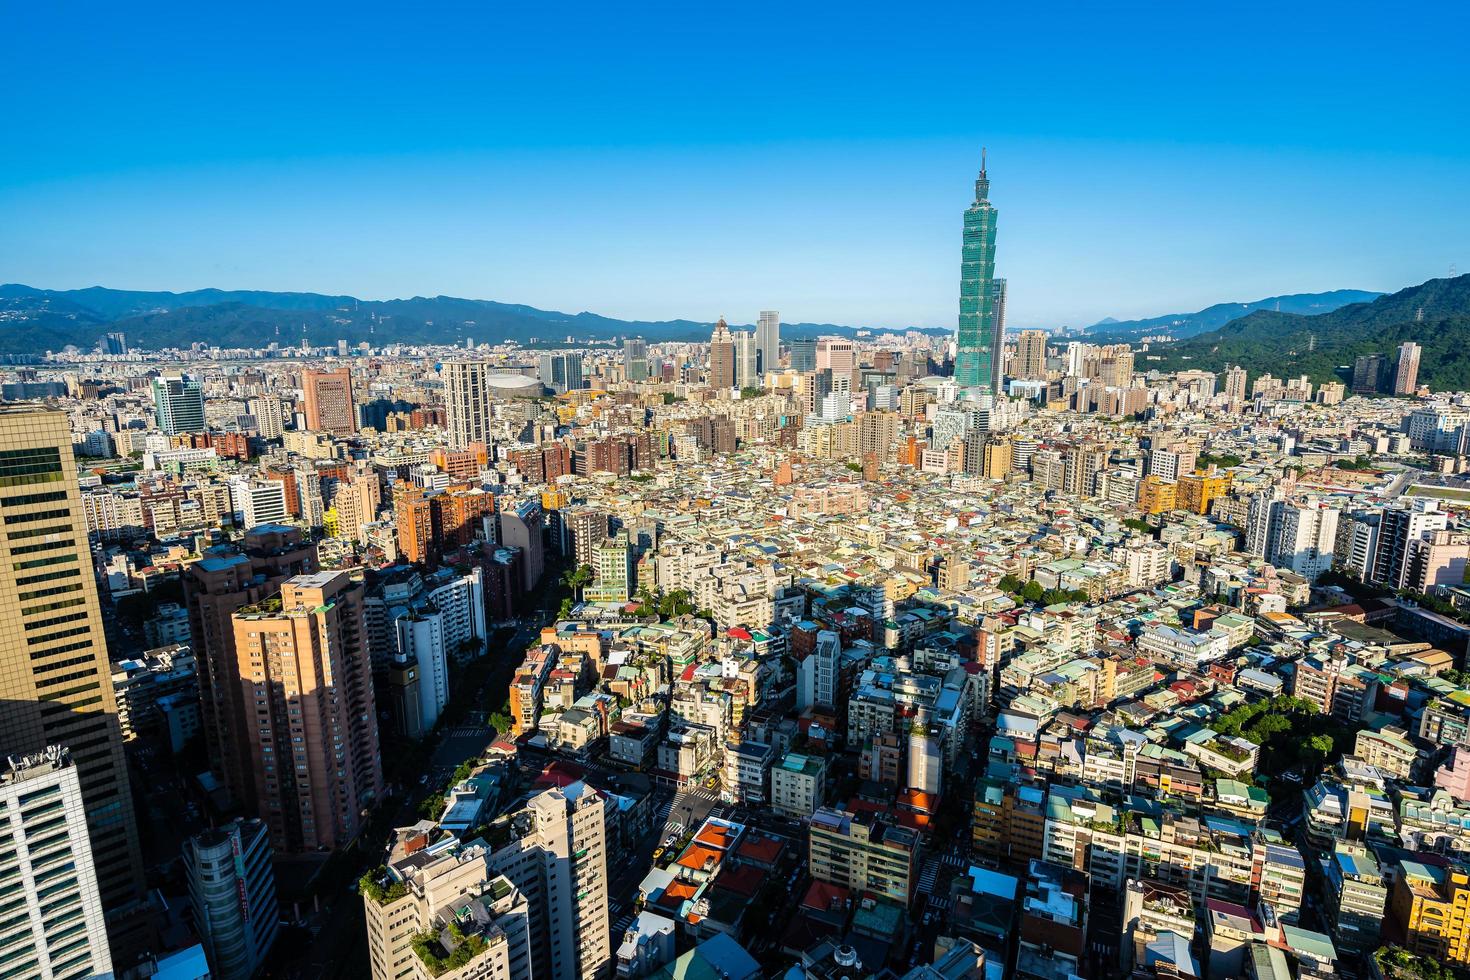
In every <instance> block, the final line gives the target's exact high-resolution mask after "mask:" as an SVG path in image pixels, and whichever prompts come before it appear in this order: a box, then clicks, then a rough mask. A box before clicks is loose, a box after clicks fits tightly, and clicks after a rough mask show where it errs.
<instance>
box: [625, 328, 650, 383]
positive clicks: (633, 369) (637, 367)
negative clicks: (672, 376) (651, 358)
mask: <svg viewBox="0 0 1470 980" xmlns="http://www.w3.org/2000/svg"><path fill="white" fill-rule="evenodd" d="M623 376H624V377H626V378H627V379H628V380H629V381H646V380H647V379H648V341H646V340H644V339H643V338H642V337H626V338H624V339H623Z"/></svg>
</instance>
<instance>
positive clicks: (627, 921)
mask: <svg viewBox="0 0 1470 980" xmlns="http://www.w3.org/2000/svg"><path fill="white" fill-rule="evenodd" d="M633 919H634V915H633V913H632V912H624V913H623V915H622V917H621V918H620V919H618V921H616V922H614V923H613V927H612V938H613V942H615V943H621V942H622V941H623V933H625V932H627V931H628V927H629V926H631V925H632V924H633Z"/></svg>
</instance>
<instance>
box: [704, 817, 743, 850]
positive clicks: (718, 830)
mask: <svg viewBox="0 0 1470 980" xmlns="http://www.w3.org/2000/svg"><path fill="white" fill-rule="evenodd" d="M731 836H732V835H731V833H730V828H729V827H725V826H722V825H720V824H717V823H706V824H705V825H704V826H703V827H701V828H699V833H697V834H695V835H694V841H695V843H697V844H703V845H704V846H705V847H712V848H716V849H718V850H721V851H728V850H729V849H730V845H731V844H733V843H735V842H734V841H733V840H731Z"/></svg>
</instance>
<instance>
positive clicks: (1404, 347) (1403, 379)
mask: <svg viewBox="0 0 1470 980" xmlns="http://www.w3.org/2000/svg"><path fill="white" fill-rule="evenodd" d="M1418 388H1419V345H1418V344H1416V343H1414V342H1413V341H1408V342H1406V343H1403V344H1400V345H1399V356H1398V362H1397V363H1396V364H1395V366H1394V372H1393V393H1394V394H1395V395H1412V394H1413V393H1414V392H1415V391H1417V390H1418Z"/></svg>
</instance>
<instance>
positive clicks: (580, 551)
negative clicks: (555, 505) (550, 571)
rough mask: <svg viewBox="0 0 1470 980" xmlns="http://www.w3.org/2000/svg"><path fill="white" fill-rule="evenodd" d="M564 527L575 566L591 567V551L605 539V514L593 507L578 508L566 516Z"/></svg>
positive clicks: (606, 522)
mask: <svg viewBox="0 0 1470 980" xmlns="http://www.w3.org/2000/svg"><path fill="white" fill-rule="evenodd" d="M566 527H567V531H568V532H569V533H570V534H571V537H572V540H571V548H572V554H573V556H574V557H575V559H576V563H577V565H578V566H579V567H580V566H582V565H591V564H592V560H593V549H595V548H596V547H597V546H598V545H599V544H601V543H602V541H603V539H604V538H606V537H607V530H608V521H607V514H606V513H605V512H603V511H600V510H598V509H596V508H595V507H578V508H576V509H575V510H572V511H571V512H570V513H569V514H567V516H566Z"/></svg>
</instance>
